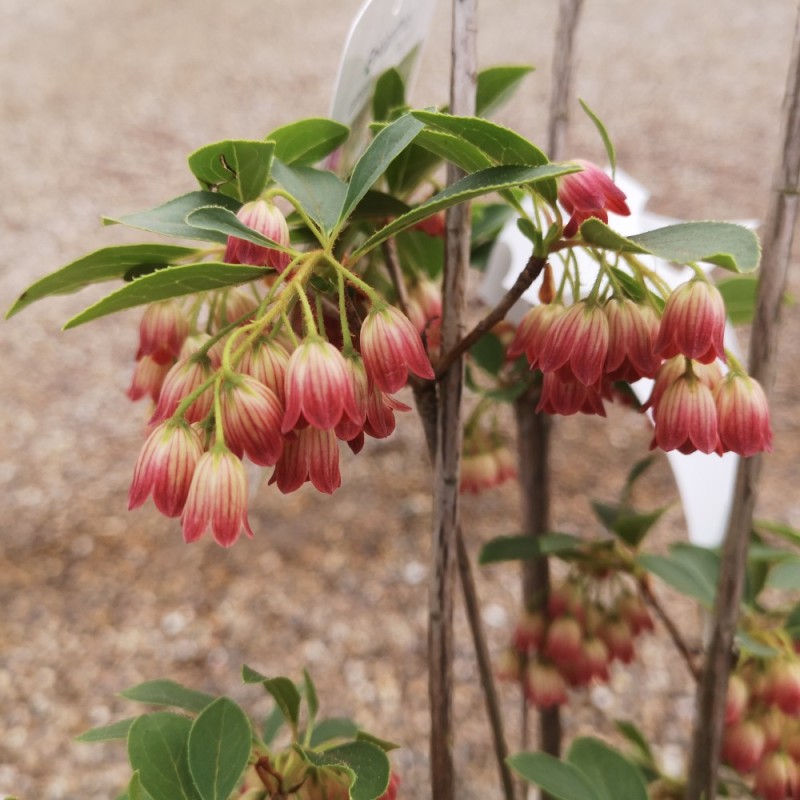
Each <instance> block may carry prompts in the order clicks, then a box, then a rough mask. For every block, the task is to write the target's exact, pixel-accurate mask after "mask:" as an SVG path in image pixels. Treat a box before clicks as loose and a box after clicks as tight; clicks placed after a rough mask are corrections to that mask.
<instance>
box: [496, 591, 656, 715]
mask: <svg viewBox="0 0 800 800" xmlns="http://www.w3.org/2000/svg"><path fill="white" fill-rule="evenodd" d="M612 583H614V585H613V586H612V585H611V584H612ZM652 629H653V621H652V619H651V617H650V614H649V612H648V610H647V608H646V607H645V606H644V604H643V602H642V600H641V598H640V597H639V595H638V594H635V593H634V592H633V591H631V590H630V589H627V588H622V589H620V588H619V587H618V585H617V584H616V582H615V581H606V580H603V579H599V578H593V577H589V576H582V579H578V578H575V577H573V578H570V579H568V580H567V581H566V582H564V583H562V584H561V585H559V586H557V587H555V588H554V589H553V590H552V591H551V592H550V597H549V600H548V605H547V608H546V609H544V610H543V611H535V612H526V613H525V614H524V615H523V616H522V618H521V619H520V620H519V622H518V623H517V626H516V629H515V630H514V633H513V636H512V643H511V647H510V648H509V649H508V650H507V651H506V653H505V654H504V656H503V661H502V664H501V666H500V670H499V672H500V676H501V677H503V678H506V679H510V680H516V681H520V682H521V683H522V685H523V687H524V689H525V694H526V696H527V698H528V702H530V703H531V705H534V706H537V707H539V708H548V707H550V706H556V705H561V704H563V703H566V702H567V700H568V697H567V690H568V689H569V688H579V687H585V686H588V685H590V684H591V683H593V682H598V683H604V682H606V681H608V679H609V667H610V666H611V664H612V663H613V662H614V661H620V662H622V663H623V664H629V663H631V661H633V659H634V657H635V640H636V637H637V636H639V635H640V634H642V633H644V632H646V631H650V630H652Z"/></svg>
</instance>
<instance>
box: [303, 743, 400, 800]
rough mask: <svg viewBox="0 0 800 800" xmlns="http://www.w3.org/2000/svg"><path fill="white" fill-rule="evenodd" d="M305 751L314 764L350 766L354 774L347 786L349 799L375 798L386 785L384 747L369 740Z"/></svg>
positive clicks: (389, 770)
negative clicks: (352, 780)
mask: <svg viewBox="0 0 800 800" xmlns="http://www.w3.org/2000/svg"><path fill="white" fill-rule="evenodd" d="M304 753H305V755H306V756H307V757H308V759H309V760H310V761H311V763H312V764H315V765H316V766H337V767H338V766H341V767H346V768H348V769H349V770H352V772H353V773H354V774H355V775H356V780H355V783H353V785H352V786H351V787H350V797H351V798H352V800H375V798H376V797H380V796H381V795H382V794H383V793H384V792H385V791H386V789H387V787H388V786H389V776H390V773H391V768H390V765H389V759H388V758H387V757H386V753H385V752H384V750H383V749H382V748H380V747H378V746H377V745H376V744H374V743H372V742H367V741H355V742H348V743H347V744H342V745H339V746H338V747H332V748H330V749H329V750H325V751H324V752H322V753H313V752H310V751H304Z"/></svg>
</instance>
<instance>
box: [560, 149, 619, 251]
mask: <svg viewBox="0 0 800 800" xmlns="http://www.w3.org/2000/svg"><path fill="white" fill-rule="evenodd" d="M570 163H572V164H577V165H578V166H580V167H582V168H583V169H582V170H581V172H573V173H570V174H569V175H564V176H563V177H561V178H559V179H558V201H559V203H561V205H562V206H564V208H565V209H566V211H567V213H568V214H570V215H571V216H570V219H569V222H568V223H567V224H566V226H565V227H564V238H565V239H570V238H572V237H573V236H574V235H575V234H576V233H577V232H578V229H579V228H580V226H581V224H582V223H584V222H585V221H586V220H587V219H589V218H590V217H596V218H597V219H599V220H601V221H603V222H608V212H609V211H612V212H613V213H615V214H621V215H622V216H623V217H627V216H629V215H630V213H631V211H630V209H629V208H628V204H627V203H626V202H625V192H623V191H622V189H620V188H619V187H618V186H617V185H616V184H615V183H614V181H612V180H611V178H609V177H608V175H606V173H605V172H603V170H602V169H600V167H598V166H597V165H596V164H592V163H591V162H590V161H583V160H581V159H575V160H574V161H572V162H570Z"/></svg>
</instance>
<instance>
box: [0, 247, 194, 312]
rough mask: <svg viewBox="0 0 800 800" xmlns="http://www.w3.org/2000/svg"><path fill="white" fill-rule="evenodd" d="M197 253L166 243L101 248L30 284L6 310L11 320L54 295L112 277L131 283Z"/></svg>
mask: <svg viewBox="0 0 800 800" xmlns="http://www.w3.org/2000/svg"><path fill="white" fill-rule="evenodd" d="M195 253H197V250H195V249H194V248H193V247H177V246H175V245H169V244H128V245H119V246H116V247H104V248H103V249H102V250H96V251H95V252H94V253H89V255H87V256H83V258H79V259H78V260H77V261H73V262H72V263H70V264H67V265H66V266H65V267H62V268H61V269H59V270H56V271H55V272H51V273H50V274H49V275H46V276H45V277H44V278H41V279H40V280H38V281H36V283H33V284H31V285H30V286H29V287H28V288H27V289H26V290H25V291H24V292H23V293H22V294H21V295H20V296H19V297H18V298H17V300H16V302H15V303H14V305H13V306H11V308H10V309H9V310H8V313H7V314H6V317H12V316H13V315H14V314H16V313H17V312H19V311H22V309H23V308H25V307H26V306H28V305H30V304H31V303H33V302H34V301H35V300H41V299H42V298H43V297H49V296H50V295H54V294H69V293H70V292H77V291H78V290H79V289H83V288H84V287H85V286H89V285H90V284H92V283H101V282H103V281H110V280H113V279H114V278H124V279H125V280H132V279H133V278H136V277H138V276H139V275H141V274H146V273H147V272H151V271H154V270H156V269H160V268H162V267H165V266H167V265H168V264H174V263H175V262H176V261H179V260H181V259H185V258H189V257H191V256H193V255H194V254H195Z"/></svg>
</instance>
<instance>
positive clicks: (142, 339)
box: [136, 300, 189, 364]
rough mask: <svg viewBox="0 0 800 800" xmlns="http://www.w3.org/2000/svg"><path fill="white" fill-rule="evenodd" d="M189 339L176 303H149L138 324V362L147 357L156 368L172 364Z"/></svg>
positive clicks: (187, 330) (183, 316)
mask: <svg viewBox="0 0 800 800" xmlns="http://www.w3.org/2000/svg"><path fill="white" fill-rule="evenodd" d="M188 335H189V321H188V320H187V319H186V315H185V314H184V313H183V310H182V309H181V307H180V305H179V304H178V303H177V302H176V301H175V300H165V301H163V302H160V303H151V304H150V305H149V306H147V308H146V309H145V312H144V315H143V316H142V320H141V322H140V323H139V351H138V353H137V354H136V360H137V361H138V360H139V359H140V358H142V356H150V357H151V358H152V359H153V360H154V361H155V362H156V363H158V364H171V363H172V362H173V361H174V360H175V359H176V358H178V356H179V355H180V352H181V347H182V346H183V343H184V341H185V340H186V337H187V336H188Z"/></svg>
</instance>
